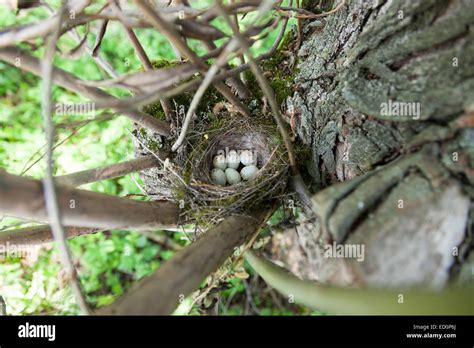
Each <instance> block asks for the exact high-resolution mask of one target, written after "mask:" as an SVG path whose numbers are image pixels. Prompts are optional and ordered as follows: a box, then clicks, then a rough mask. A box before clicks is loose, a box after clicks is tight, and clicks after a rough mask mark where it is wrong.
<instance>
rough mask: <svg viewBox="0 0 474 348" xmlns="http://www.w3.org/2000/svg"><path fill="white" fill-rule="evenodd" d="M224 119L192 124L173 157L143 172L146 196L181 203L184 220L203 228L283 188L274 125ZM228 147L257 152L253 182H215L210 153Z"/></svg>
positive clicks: (283, 156)
mask: <svg viewBox="0 0 474 348" xmlns="http://www.w3.org/2000/svg"><path fill="white" fill-rule="evenodd" d="M225 120H226V121H219V122H217V124H214V125H212V124H211V125H209V124H208V125H204V126H202V127H199V126H198V127H195V131H194V132H193V133H191V134H189V136H188V141H187V143H186V144H184V145H183V146H182V147H181V149H180V151H179V152H178V153H177V154H176V155H175V157H174V158H173V160H172V161H170V162H169V163H168V162H167V163H165V164H164V165H163V166H162V167H161V168H153V169H149V170H147V171H145V172H144V175H142V178H143V181H144V183H145V187H146V188H147V191H148V193H149V194H151V195H152V196H155V197H157V198H158V199H167V200H171V201H174V202H176V203H177V204H179V205H180V208H181V209H182V213H183V214H182V218H183V222H184V223H197V224H198V225H200V226H202V227H207V226H209V225H212V224H215V223H217V222H218V221H219V220H221V219H222V218H224V217H226V216H228V215H230V214H235V213H244V212H245V211H248V210H249V209H251V208H252V207H254V206H257V205H259V204H261V203H263V202H264V201H270V200H272V199H274V198H275V197H277V196H279V195H281V194H282V193H283V191H284V189H285V188H286V184H287V174H288V167H289V166H288V158H287V152H286V148H285V146H284V144H283V142H282V139H281V137H280V134H279V133H278V130H277V127H276V126H275V125H274V123H273V122H271V121H270V120H268V119H264V120H262V119H260V118H255V119H254V118H252V119H244V118H242V117H237V116H234V117H232V116H230V117H228V118H226V119H225ZM196 128H197V129H196ZM229 150H250V151H251V152H252V153H253V154H255V155H256V156H255V157H256V166H257V167H258V168H259V170H258V172H257V174H256V176H255V177H254V178H253V179H252V180H249V181H241V182H240V183H238V184H235V185H232V186H220V185H217V184H215V183H214V182H213V180H212V178H211V170H212V168H213V159H214V156H216V155H217V154H218V153H220V152H222V151H224V152H228V151H229ZM150 173H152V174H151V179H152V180H153V182H150Z"/></svg>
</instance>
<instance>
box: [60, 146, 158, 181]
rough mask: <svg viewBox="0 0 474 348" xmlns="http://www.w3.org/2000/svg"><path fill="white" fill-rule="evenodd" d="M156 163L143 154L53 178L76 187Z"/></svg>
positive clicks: (145, 167) (155, 160)
mask: <svg viewBox="0 0 474 348" xmlns="http://www.w3.org/2000/svg"><path fill="white" fill-rule="evenodd" d="M160 158H161V159H162V160H165V159H166V154H165V153H161V154H160ZM157 165H159V162H158V160H157V159H156V158H155V157H153V156H145V157H140V158H137V159H133V160H130V161H126V162H121V163H116V164H112V165H109V166H105V167H100V168H94V169H89V170H84V171H82V172H76V173H71V174H67V175H62V176H57V177H55V180H56V183H58V185H68V186H72V187H76V186H80V185H84V184H88V183H91V182H96V181H101V180H106V179H113V178H117V177H120V176H124V175H127V174H129V173H133V172H137V171H140V170H143V169H148V168H153V167H156V166H157Z"/></svg>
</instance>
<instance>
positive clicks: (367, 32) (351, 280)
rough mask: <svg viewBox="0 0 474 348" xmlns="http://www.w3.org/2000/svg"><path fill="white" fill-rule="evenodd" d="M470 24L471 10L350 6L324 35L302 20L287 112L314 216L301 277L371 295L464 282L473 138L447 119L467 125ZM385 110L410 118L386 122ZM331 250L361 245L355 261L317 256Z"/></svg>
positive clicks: (423, 4) (408, 4) (457, 5)
mask: <svg viewBox="0 0 474 348" xmlns="http://www.w3.org/2000/svg"><path fill="white" fill-rule="evenodd" d="M323 2H324V1H323ZM308 9H310V10H311V5H309V8H308ZM473 24H474V2H472V1H471V0H464V1H463V0H459V1H458V0H453V1H448V0H446V1H438V0H431V1H430V0H413V1H398V0H380V1H375V0H373V1H363V0H358V1H357V0H355V1H348V2H347V4H346V5H345V6H344V7H343V8H342V9H341V10H340V11H338V12H337V13H336V14H334V15H332V16H329V17H327V18H326V19H325V23H324V26H323V27H322V29H321V23H320V22H318V21H305V23H304V25H303V44H302V46H301V48H300V49H299V51H298V55H297V57H298V65H297V73H296V76H295V85H294V91H295V92H294V93H293V95H292V96H291V97H289V98H287V100H286V105H284V106H285V109H286V112H287V113H289V114H290V115H291V114H292V113H293V117H294V118H295V124H296V132H297V135H298V137H299V138H300V139H301V140H302V141H303V143H305V144H306V145H307V146H309V147H310V148H311V155H312V160H311V161H310V165H309V166H308V168H307V169H308V171H309V172H310V174H311V176H312V178H313V182H312V190H313V191H315V192H316V193H317V194H316V198H315V202H316V203H317V206H318V207H319V208H318V209H319V210H320V211H319V212H318V213H319V214H320V215H321V216H322V217H321V218H320V219H318V220H317V221H315V222H312V223H307V224H303V225H302V226H300V227H299V228H298V232H299V233H298V235H299V241H300V243H301V244H302V246H303V249H304V255H305V256H304V258H305V259H304V264H305V267H303V268H301V267H300V266H299V267H298V273H299V275H301V276H304V277H307V278H312V279H315V280H319V281H323V282H327V283H333V284H343V285H354V284H357V285H363V286H378V287H385V286H415V285H416V286H418V285H427V286H431V287H434V288H439V287H443V286H445V285H446V283H447V282H448V281H449V280H450V279H452V278H455V277H456V278H457V277H458V276H460V275H462V274H464V275H466V274H469V273H470V274H471V276H470V277H469V276H467V277H466V276H464V278H463V279H464V280H470V281H472V271H471V272H469V271H468V270H469V269H471V270H472V267H473V263H472V260H473V259H474V256H473V252H472V250H473V244H472V217H473V215H474V214H473V209H472V206H473V205H472V197H473V192H474V189H473V185H474V170H473V168H474V147H473V144H474V130H473V129H472V126H471V128H468V127H464V126H463V125H462V123H460V122H457V121H456V119H458V118H459V117H460V116H461V115H463V114H465V113H466V112H467V113H469V112H471V113H470V117H471V118H472V110H473V105H474V26H473ZM389 102H396V103H413V105H419V114H418V115H411V116H410V115H401V114H392V115H387V114H386V113H384V112H383V108H382V105H384V104H385V105H387V103H389ZM456 122H457V123H456ZM467 124H471V125H472V123H469V122H468V123H467ZM456 125H457V126H456ZM338 182H342V183H339V184H337V183H338ZM333 242H336V243H340V244H349V245H350V244H363V245H364V246H365V259H364V261H362V262H360V261H357V260H355V259H350V258H340V259H338V258H328V257H325V256H324V251H325V249H324V248H325V247H326V246H327V245H329V244H331V243H333Z"/></svg>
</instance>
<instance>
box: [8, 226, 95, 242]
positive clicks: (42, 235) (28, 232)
mask: <svg viewBox="0 0 474 348" xmlns="http://www.w3.org/2000/svg"><path fill="white" fill-rule="evenodd" d="M95 232H99V229H98V228H94V227H65V228H64V236H65V237H66V238H68V239H69V238H74V237H77V236H82V235H84V234H91V233H95ZM52 240H53V235H52V231H51V227H50V226H49V225H39V226H33V227H25V228H17V229H14V230H8V231H6V232H1V233H0V245H2V244H3V245H6V244H7V243H8V244H10V245H35V244H42V243H46V242H51V241H52Z"/></svg>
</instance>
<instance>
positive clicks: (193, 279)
mask: <svg viewBox="0 0 474 348" xmlns="http://www.w3.org/2000/svg"><path fill="white" fill-rule="evenodd" d="M266 217H267V214H266V212H258V213H256V214H255V215H254V217H249V216H231V217H228V218H226V219H225V220H223V221H222V222H221V223H219V224H218V225H217V226H216V227H214V228H212V229H211V230H209V231H208V232H206V234H204V236H202V237H201V238H200V239H198V240H197V241H196V242H194V243H193V244H191V245H189V246H188V247H186V248H185V249H184V250H183V251H181V252H179V253H178V254H176V255H175V256H174V257H173V258H172V259H171V260H170V261H168V262H166V263H165V264H164V265H163V266H162V267H160V268H159V269H158V270H157V271H156V273H155V274H153V275H152V276H150V277H148V278H145V279H143V280H141V281H140V282H138V283H137V284H135V286H134V287H133V288H132V289H131V290H130V291H129V292H128V293H126V294H125V295H124V296H123V297H121V298H120V299H119V300H117V302H115V303H114V304H112V305H110V306H108V307H105V308H103V309H100V310H99V311H97V312H96V314H100V315H106V314H115V315H137V314H140V315H150V314H154V315H156V314H158V315H166V314H170V313H171V312H172V311H173V310H174V309H175V308H176V306H177V305H178V303H179V301H180V299H182V298H184V296H187V295H189V294H190V293H192V292H193V291H194V290H196V289H197V288H198V287H199V285H200V283H201V282H202V281H203V280H204V279H205V278H206V276H208V275H209V274H210V273H212V272H214V271H215V270H216V269H217V268H218V267H219V266H220V265H222V263H223V262H224V261H225V260H226V259H227V258H228V257H229V256H231V255H232V253H233V252H234V251H235V248H236V247H238V246H239V245H242V244H244V243H245V242H247V241H248V240H249V239H250V238H251V237H252V236H253V235H254V233H255V232H256V231H257V230H258V228H259V227H260V225H261V224H262V223H263V221H264V220H265V218H266Z"/></svg>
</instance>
